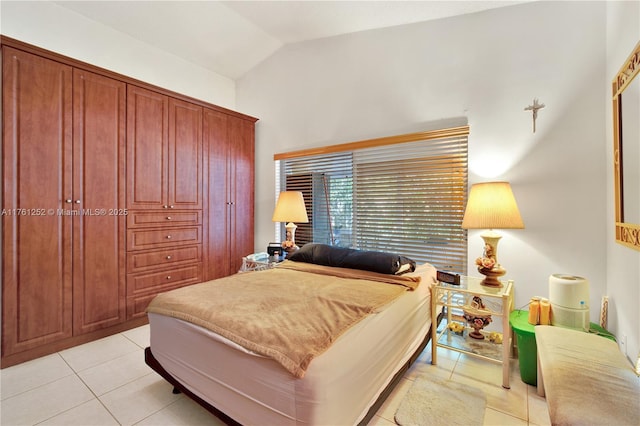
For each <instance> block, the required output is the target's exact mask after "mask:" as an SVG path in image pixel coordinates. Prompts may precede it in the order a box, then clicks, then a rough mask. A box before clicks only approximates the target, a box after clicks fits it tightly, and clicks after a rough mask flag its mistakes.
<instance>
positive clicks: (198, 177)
mask: <svg viewBox="0 0 640 426" xmlns="http://www.w3.org/2000/svg"><path fill="white" fill-rule="evenodd" d="M202 163H203V161H202V107H200V106H198V105H194V104H191V103H189V102H184V101H179V100H177V99H170V100H169V194H168V204H169V208H173V209H202Z"/></svg>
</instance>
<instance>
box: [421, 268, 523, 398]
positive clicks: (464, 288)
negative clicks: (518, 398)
mask: <svg viewBox="0 0 640 426" xmlns="http://www.w3.org/2000/svg"><path fill="white" fill-rule="evenodd" d="M460 278H461V279H460V285H453V284H446V283H442V282H441V283H438V284H435V285H433V286H432V287H431V312H432V317H431V319H432V324H436V322H437V317H438V313H439V309H438V308H439V307H444V308H445V310H446V319H445V320H443V321H442V322H441V324H440V326H439V327H437V328H436V327H432V334H431V348H432V354H431V363H432V364H434V365H435V364H436V363H437V349H438V346H440V347H446V348H448V349H451V350H454V351H457V352H461V353H464V354H467V355H470V356H475V357H478V358H482V359H485V360H487V361H491V362H496V363H500V364H502V387H504V388H506V389H509V387H510V386H509V360H510V351H511V328H510V326H509V313H510V312H511V310H512V309H513V281H504V282H503V286H502V287H500V288H495V287H485V286H482V285H480V282H481V281H482V278H475V277H460ZM474 296H477V297H480V298H481V299H482V302H483V303H484V308H482V309H481V310H480V312H481V313H482V314H490V315H491V317H492V320H493V324H496V323H497V324H501V332H502V343H494V342H491V341H489V338H488V336H489V334H490V332H489V331H485V330H482V331H481V333H482V334H483V335H485V338H484V339H475V338H472V337H470V336H469V332H470V331H472V330H473V329H472V328H471V327H469V325H468V324H467V323H466V321H465V320H464V318H462V317H461V314H462V308H463V306H469V305H470V303H471V301H472V300H473V298H474ZM455 310H459V311H460V315H455V313H454V311H455ZM494 317H498V318H499V319H501V321H499V322H498V318H494ZM445 321H446V322H445ZM451 322H458V323H460V324H462V325H464V327H465V328H464V331H463V333H462V335H459V334H457V333H455V332H454V331H452V330H450V329H449V328H448V324H450V323H451ZM492 328H493V327H492Z"/></svg>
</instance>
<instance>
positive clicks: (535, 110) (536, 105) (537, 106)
mask: <svg viewBox="0 0 640 426" xmlns="http://www.w3.org/2000/svg"><path fill="white" fill-rule="evenodd" d="M542 108H544V104H539V103H538V98H535V99H534V100H533V105H529V106H528V107H526V108H525V109H524V110H525V111H533V133H535V132H536V118H538V110H539V109H542Z"/></svg>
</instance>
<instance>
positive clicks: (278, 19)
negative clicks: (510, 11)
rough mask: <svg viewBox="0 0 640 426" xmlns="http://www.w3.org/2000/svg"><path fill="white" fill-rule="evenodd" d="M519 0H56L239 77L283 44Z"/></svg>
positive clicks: (90, 17) (459, 12)
mask: <svg viewBox="0 0 640 426" xmlns="http://www.w3.org/2000/svg"><path fill="white" fill-rule="evenodd" d="M522 2H523V1H521V0H515V1H55V3H56V4H58V5H60V6H62V7H65V8H67V9H70V10H72V11H74V12H77V13H79V14H81V15H84V16H85V17H87V18H89V19H92V20H94V21H96V22H98V23H101V24H103V25H106V26H108V27H111V28H113V29H115V30H117V31H120V32H122V33H125V34H128V35H130V36H131V37H134V38H136V39H138V40H141V41H143V42H145V43H147V44H149V45H151V46H154V47H155V48H158V49H161V50H164V51H167V52H169V53H172V54H174V55H176V56H179V57H181V58H184V59H186V60H188V61H190V62H192V63H194V64H197V65H199V66H201V67H203V68H206V69H208V70H211V71H213V72H215V73H217V74H220V75H223V76H226V77H228V78H231V79H237V78H239V77H241V76H242V75H243V74H245V73H246V72H247V71H249V70H250V69H251V68H253V67H254V66H255V65H256V64H258V63H260V62H261V61H263V60H264V59H266V58H267V57H269V56H270V55H272V54H273V53H274V52H275V51H277V50H278V49H280V48H281V47H282V46H284V45H286V44H288V43H296V42H300V41H305V40H312V39H318V38H323V37H331V36H336V35H340V34H346V33H353V32H357V31H364V30H370V29H374V28H383V27H390V26H395V25H404V24H409V23H415V22H421V21H428V20H433V19H440V18H444V17H449V16H454V15H462V14H467V13H474V12H479V11H482V10H486V9H492V8H497V7H504V6H510V5H513V4H518V3H522Z"/></svg>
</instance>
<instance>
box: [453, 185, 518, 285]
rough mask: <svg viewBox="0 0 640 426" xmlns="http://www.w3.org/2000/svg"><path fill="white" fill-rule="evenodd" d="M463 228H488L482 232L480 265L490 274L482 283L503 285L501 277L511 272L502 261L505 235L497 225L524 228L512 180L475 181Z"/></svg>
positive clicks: (479, 269) (485, 273)
mask: <svg viewBox="0 0 640 426" xmlns="http://www.w3.org/2000/svg"><path fill="white" fill-rule="evenodd" d="M462 228H464V229H488V230H487V231H485V232H483V233H482V234H480V236H481V237H482V239H483V240H484V253H483V255H482V257H479V258H477V259H476V265H477V266H478V272H480V273H481V274H483V275H485V276H486V278H485V279H484V280H483V281H482V285H485V286H488V287H502V283H500V281H499V280H498V277H501V276H503V275H504V274H505V273H506V272H507V271H506V270H505V269H504V268H502V266H500V264H499V263H498V241H499V240H500V238H502V236H501V235H500V234H498V233H497V232H495V231H493V229H494V228H497V229H523V228H524V223H523V222H522V218H521V217H520V211H519V210H518V205H517V204H516V199H515V197H514V196H513V191H511V185H509V183H508V182H485V183H477V184H475V185H472V186H471V191H470V192H469V199H468V200H467V208H466V209H465V212H464V218H463V219H462Z"/></svg>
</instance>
